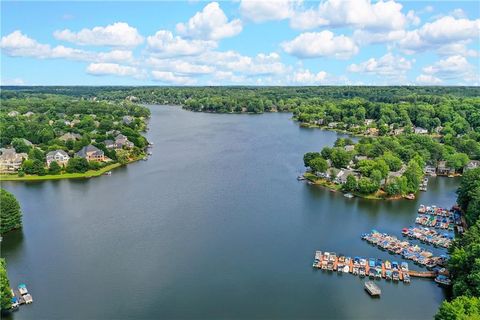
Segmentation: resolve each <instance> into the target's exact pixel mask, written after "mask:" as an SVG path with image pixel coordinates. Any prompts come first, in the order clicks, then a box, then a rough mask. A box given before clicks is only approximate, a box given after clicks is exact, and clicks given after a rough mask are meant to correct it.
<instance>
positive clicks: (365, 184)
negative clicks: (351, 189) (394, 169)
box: [358, 177, 380, 194]
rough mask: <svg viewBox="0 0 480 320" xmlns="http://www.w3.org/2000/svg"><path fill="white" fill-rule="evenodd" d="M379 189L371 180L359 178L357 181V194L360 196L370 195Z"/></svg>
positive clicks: (375, 182)
mask: <svg viewBox="0 0 480 320" xmlns="http://www.w3.org/2000/svg"><path fill="white" fill-rule="evenodd" d="M379 188H380V184H379V183H378V182H377V181H374V180H373V179H370V178H367V177H361V178H360V179H359V180H358V192H360V193H362V194H372V193H374V192H376V191H378V189H379Z"/></svg>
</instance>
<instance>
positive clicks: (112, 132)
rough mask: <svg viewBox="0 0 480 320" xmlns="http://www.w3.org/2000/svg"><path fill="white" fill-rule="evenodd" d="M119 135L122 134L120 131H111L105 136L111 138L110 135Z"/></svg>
mask: <svg viewBox="0 0 480 320" xmlns="http://www.w3.org/2000/svg"><path fill="white" fill-rule="evenodd" d="M119 133H120V131H118V130H110V131H107V132H106V133H105V134H106V135H107V136H110V135H112V136H114V135H117V134H119Z"/></svg>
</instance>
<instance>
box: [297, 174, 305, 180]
mask: <svg viewBox="0 0 480 320" xmlns="http://www.w3.org/2000/svg"><path fill="white" fill-rule="evenodd" d="M297 180H298V181H303V180H305V177H304V176H303V175H302V176H298V177H297Z"/></svg>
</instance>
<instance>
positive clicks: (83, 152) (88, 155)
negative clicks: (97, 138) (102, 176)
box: [75, 144, 106, 162]
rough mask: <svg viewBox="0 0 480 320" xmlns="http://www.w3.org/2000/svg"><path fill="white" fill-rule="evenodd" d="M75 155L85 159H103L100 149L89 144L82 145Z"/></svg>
mask: <svg viewBox="0 0 480 320" xmlns="http://www.w3.org/2000/svg"><path fill="white" fill-rule="evenodd" d="M75 155H77V156H78V157H81V158H84V159H87V161H99V162H101V161H105V159H106V158H105V154H104V152H103V151H102V150H100V149H98V148H97V147H95V146H92V145H91V144H89V145H88V146H86V147H83V148H82V149H80V151H78V152H77V153H76V154H75Z"/></svg>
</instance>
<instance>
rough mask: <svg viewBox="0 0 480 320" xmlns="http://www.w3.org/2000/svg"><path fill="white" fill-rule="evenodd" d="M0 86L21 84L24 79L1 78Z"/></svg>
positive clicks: (23, 83)
mask: <svg viewBox="0 0 480 320" xmlns="http://www.w3.org/2000/svg"><path fill="white" fill-rule="evenodd" d="M0 82H1V85H2V86H23V85H25V81H23V79H22V78H13V79H1V81H0Z"/></svg>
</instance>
